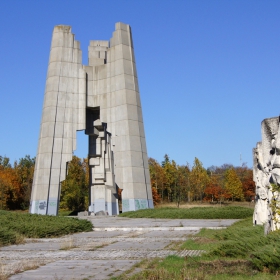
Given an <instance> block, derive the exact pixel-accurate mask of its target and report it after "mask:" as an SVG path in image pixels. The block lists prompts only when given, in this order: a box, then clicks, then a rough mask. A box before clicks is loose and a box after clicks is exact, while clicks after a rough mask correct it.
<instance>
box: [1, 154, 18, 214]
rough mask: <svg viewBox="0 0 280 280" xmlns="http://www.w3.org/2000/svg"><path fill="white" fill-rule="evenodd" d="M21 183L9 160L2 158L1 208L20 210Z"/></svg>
mask: <svg viewBox="0 0 280 280" xmlns="http://www.w3.org/2000/svg"><path fill="white" fill-rule="evenodd" d="M19 198H20V182H19V178H18V176H17V173H16V172H15V169H14V168H12V167H11V164H10V161H9V158H7V157H0V207H1V209H12V210H14V209H19V203H18V201H19Z"/></svg>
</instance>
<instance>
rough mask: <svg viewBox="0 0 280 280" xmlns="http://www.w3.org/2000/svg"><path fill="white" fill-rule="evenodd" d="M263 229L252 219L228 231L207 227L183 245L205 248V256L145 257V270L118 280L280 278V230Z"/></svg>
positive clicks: (189, 247) (189, 248)
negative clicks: (266, 231) (266, 232)
mask: <svg viewBox="0 0 280 280" xmlns="http://www.w3.org/2000/svg"><path fill="white" fill-rule="evenodd" d="M263 232H264V230H263V227H262V226H253V225H252V219H251V218H247V219H245V220H242V221H239V222H237V223H235V224H234V225H232V226H230V227H229V228H227V229H224V230H210V229H203V230H202V231H200V232H199V233H198V234H197V235H195V236H193V238H191V239H189V240H187V241H186V242H185V243H184V244H183V245H182V246H181V249H182V250H183V249H184V250H185V249H187V250H205V251H206V253H205V254H203V255H202V256H200V257H193V258H191V257H189V258H188V257H185V258H181V257H177V256H169V257H167V258H165V259H154V260H145V261H143V262H142V263H140V264H138V265H137V266H140V267H141V269H143V270H142V272H140V273H138V274H135V275H132V276H130V277H129V276H127V274H123V275H121V276H120V277H118V278H114V279H134V280H138V279H148V280H149V279H150V280H151V279H161V280H167V279H178V280H183V279H229V278H230V279H279V278H280V277H279V274H280V242H279V239H280V231H276V232H272V233H270V234H269V235H267V236H264V234H263ZM129 273H130V275H131V274H133V270H130V271H129Z"/></svg>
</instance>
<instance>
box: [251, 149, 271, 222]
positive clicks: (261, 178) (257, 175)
mask: <svg viewBox="0 0 280 280" xmlns="http://www.w3.org/2000/svg"><path fill="white" fill-rule="evenodd" d="M260 145H261V143H258V145H257V147H256V148H255V149H254V162H255V166H254V181H255V184H256V199H255V202H256V204H255V210H254V216H253V223H254V225H262V224H265V223H266V222H267V188H266V186H267V184H268V173H266V172H265V170H264V167H263V162H262V155H261V150H260Z"/></svg>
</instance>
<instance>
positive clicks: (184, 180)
mask: <svg viewBox="0 0 280 280" xmlns="http://www.w3.org/2000/svg"><path fill="white" fill-rule="evenodd" d="M176 169H177V172H176V173H177V174H176V175H177V176H176V182H175V186H174V199H175V201H176V204H177V207H178V208H179V207H180V203H181V202H182V201H183V200H186V197H187V194H188V191H189V176H190V169H189V167H188V166H187V165H177V166H176Z"/></svg>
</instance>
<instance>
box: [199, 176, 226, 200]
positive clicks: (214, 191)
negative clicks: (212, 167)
mask: <svg viewBox="0 0 280 280" xmlns="http://www.w3.org/2000/svg"><path fill="white" fill-rule="evenodd" d="M204 193H205V195H206V197H205V200H206V201H211V202H215V201H216V202H222V201H223V200H224V199H225V198H229V197H230V195H229V194H228V192H227V191H226V189H225V188H224V187H223V186H222V185H221V184H220V180H219V177H218V176H216V174H215V175H214V174H212V176H211V177H210V179H209V181H208V184H207V187H206V189H205V190H204Z"/></svg>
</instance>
